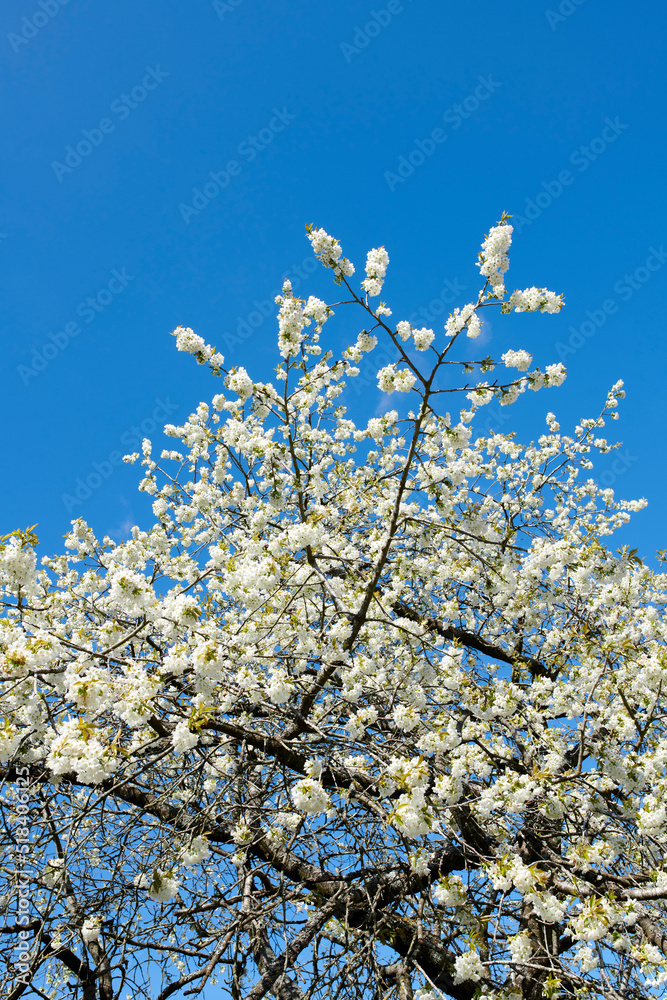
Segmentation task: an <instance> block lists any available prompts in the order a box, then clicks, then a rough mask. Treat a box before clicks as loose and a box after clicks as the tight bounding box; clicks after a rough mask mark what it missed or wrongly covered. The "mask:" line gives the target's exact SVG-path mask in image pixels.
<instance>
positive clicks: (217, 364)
mask: <svg viewBox="0 0 667 1000" xmlns="http://www.w3.org/2000/svg"><path fill="white" fill-rule="evenodd" d="M172 336H173V337H176V348H177V350H179V351H185V352H186V354H192V355H193V356H194V357H195V359H196V360H197V364H200V365H203V364H207V363H208V364H209V365H210V367H211V370H212V371H214V372H216V373H217V372H219V371H220V369H221V368H222V366H223V365H224V363H225V359H224V357H223V355H222V354H219V353H216V350H215V348H214V347H210V346H209V345H208V344H207V343H206V342H205V341H204V338H203V337H200V336H198V335H197V334H196V333H194V332H193V331H192V330H191V329H190V327H189V326H187V327H186V326H177V327H176V329H175V330H174V331H173V332H172Z"/></svg>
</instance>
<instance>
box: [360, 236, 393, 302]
mask: <svg viewBox="0 0 667 1000" xmlns="http://www.w3.org/2000/svg"><path fill="white" fill-rule="evenodd" d="M388 263H389V254H388V253H387V251H386V250H385V248H384V247H377V248H376V249H375V250H369V251H368V256H367V257H366V275H367V277H366V278H364V280H363V281H362V282H361V287H362V288H363V290H364V291H365V292H366V294H367V295H369V296H371V297H374V296H376V295H379V294H380V292H381V291H382V285H383V282H384V276H385V274H386V273H387V265H388Z"/></svg>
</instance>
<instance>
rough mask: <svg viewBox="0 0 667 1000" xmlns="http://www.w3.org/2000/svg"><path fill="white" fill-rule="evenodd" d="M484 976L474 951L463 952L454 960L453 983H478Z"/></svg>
mask: <svg viewBox="0 0 667 1000" xmlns="http://www.w3.org/2000/svg"><path fill="white" fill-rule="evenodd" d="M483 975H484V966H483V965H482V960H481V958H480V957H479V954H478V952H476V951H464V952H463V954H462V955H457V957H456V958H455V959H454V982H455V983H478V982H479V981H480V979H481V978H482V976H483Z"/></svg>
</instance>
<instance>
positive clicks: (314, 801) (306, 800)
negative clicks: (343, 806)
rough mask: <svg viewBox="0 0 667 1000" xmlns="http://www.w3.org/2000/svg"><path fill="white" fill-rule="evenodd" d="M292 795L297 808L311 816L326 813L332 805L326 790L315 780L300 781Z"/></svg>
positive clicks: (304, 779)
mask: <svg viewBox="0 0 667 1000" xmlns="http://www.w3.org/2000/svg"><path fill="white" fill-rule="evenodd" d="M291 794H292V802H293V803H294V806H295V808H296V809H298V810H299V811H300V812H304V813H307V814H308V815H310V816H314V815H316V814H317V813H322V812H326V810H327V809H328V808H329V806H330V804H331V803H330V799H329V795H328V794H327V791H326V789H325V788H323V787H322V785H321V784H320V782H319V781H317V780H316V779H315V778H303V779H302V780H301V781H298V782H297V783H296V785H295V786H294V788H293V789H292V792H291Z"/></svg>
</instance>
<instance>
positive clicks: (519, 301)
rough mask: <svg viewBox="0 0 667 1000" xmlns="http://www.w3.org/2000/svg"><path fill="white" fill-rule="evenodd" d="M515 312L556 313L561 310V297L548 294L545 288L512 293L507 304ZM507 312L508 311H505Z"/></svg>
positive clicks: (526, 289) (552, 293)
mask: <svg viewBox="0 0 667 1000" xmlns="http://www.w3.org/2000/svg"><path fill="white" fill-rule="evenodd" d="M507 306H509V309H514V311H515V312H518V313H519V312H537V310H538V309H539V311H540V312H546V313H557V312H560V310H561V309H562V308H563V296H562V295H556V293H555V292H550V291H549V290H548V289H547V288H535V287H533V288H525V289H524V290H523V291H516V292H512V294H511V295H510V298H509V302H508V303H507ZM506 311H509V310H506Z"/></svg>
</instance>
